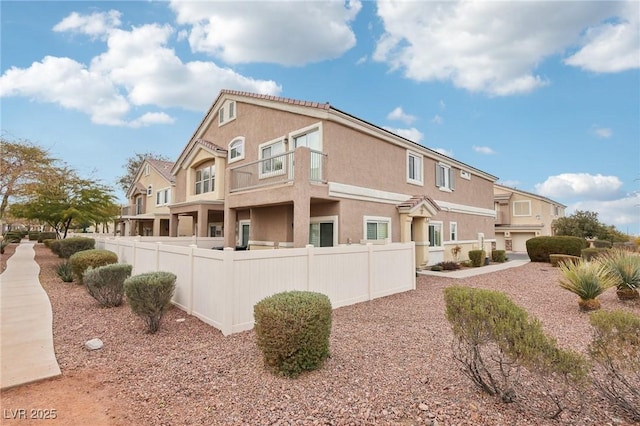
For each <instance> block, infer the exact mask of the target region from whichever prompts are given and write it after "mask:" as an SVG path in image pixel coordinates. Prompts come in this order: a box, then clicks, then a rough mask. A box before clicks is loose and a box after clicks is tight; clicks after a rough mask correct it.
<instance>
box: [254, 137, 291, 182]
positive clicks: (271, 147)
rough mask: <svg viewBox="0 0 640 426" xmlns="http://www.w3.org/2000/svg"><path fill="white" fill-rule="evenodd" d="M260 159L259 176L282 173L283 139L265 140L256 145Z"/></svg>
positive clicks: (283, 158)
mask: <svg viewBox="0 0 640 426" xmlns="http://www.w3.org/2000/svg"><path fill="white" fill-rule="evenodd" d="M258 150H259V156H260V160H262V161H261V162H260V177H261V178H262V177H269V176H273V175H277V174H281V173H284V164H283V163H284V160H285V156H284V155H280V154H282V153H284V139H283V138H280V139H276V140H273V141H269V142H265V143H263V144H261V145H260V146H259V147H258Z"/></svg>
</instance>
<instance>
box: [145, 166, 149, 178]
mask: <svg viewBox="0 0 640 426" xmlns="http://www.w3.org/2000/svg"><path fill="white" fill-rule="evenodd" d="M149 173H150V167H149V164H145V165H144V175H145V176H149Z"/></svg>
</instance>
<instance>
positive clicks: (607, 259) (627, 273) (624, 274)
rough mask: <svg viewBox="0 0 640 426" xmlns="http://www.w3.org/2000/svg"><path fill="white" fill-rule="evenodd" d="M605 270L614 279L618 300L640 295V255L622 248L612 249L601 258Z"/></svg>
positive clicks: (630, 298)
mask: <svg viewBox="0 0 640 426" xmlns="http://www.w3.org/2000/svg"><path fill="white" fill-rule="evenodd" d="M602 263H603V264H604V265H605V267H606V268H607V272H608V273H609V275H610V276H611V277H612V278H613V279H614V281H615V286H616V294H617V295H618V298H619V299H620V300H632V299H637V298H639V297H640V294H639V293H638V288H640V255H638V254H636V253H630V252H628V251H623V250H612V251H611V252H610V253H608V254H607V255H606V256H604V257H603V258H602Z"/></svg>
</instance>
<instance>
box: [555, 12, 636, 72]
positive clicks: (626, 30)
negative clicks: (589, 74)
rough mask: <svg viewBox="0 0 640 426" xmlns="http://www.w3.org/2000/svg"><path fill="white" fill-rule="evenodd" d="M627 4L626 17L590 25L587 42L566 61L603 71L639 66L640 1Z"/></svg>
mask: <svg viewBox="0 0 640 426" xmlns="http://www.w3.org/2000/svg"><path fill="white" fill-rule="evenodd" d="M626 6H627V11H628V12H627V13H624V19H623V20H621V21H618V22H613V23H611V22H607V23H604V24H602V25H598V26H594V27H591V28H589V29H588V30H587V31H586V34H585V35H584V43H585V44H584V46H583V47H582V48H581V49H580V50H578V51H577V52H576V53H575V54H573V55H571V56H570V57H568V58H567V59H566V60H565V63H566V64H567V65H573V66H576V67H580V68H583V69H585V70H588V71H595V72H602V73H604V72H619V71H626V70H630V69H637V68H640V54H639V53H638V52H640V37H638V34H640V11H639V10H638V3H637V2H630V3H627V4H626Z"/></svg>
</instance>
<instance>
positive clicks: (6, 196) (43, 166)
mask: <svg viewBox="0 0 640 426" xmlns="http://www.w3.org/2000/svg"><path fill="white" fill-rule="evenodd" d="M0 150H1V151H2V155H1V156H0V170H1V171H2V173H0V193H1V194H2V200H1V201H0V221H1V220H3V219H5V218H6V216H5V213H7V209H8V207H9V203H10V202H12V201H17V200H21V199H23V198H24V197H26V196H27V195H29V193H30V192H31V191H32V187H33V185H34V184H36V183H37V182H39V181H42V180H44V179H46V177H47V176H48V174H49V170H50V169H51V167H53V166H54V165H55V162H56V161H57V160H56V159H54V158H52V157H51V156H50V155H49V152H47V150H45V149H44V148H42V147H40V146H38V145H36V144H34V143H33V142H31V141H29V140H26V139H18V140H11V139H9V138H8V137H5V136H4V135H3V136H1V137H0Z"/></svg>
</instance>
